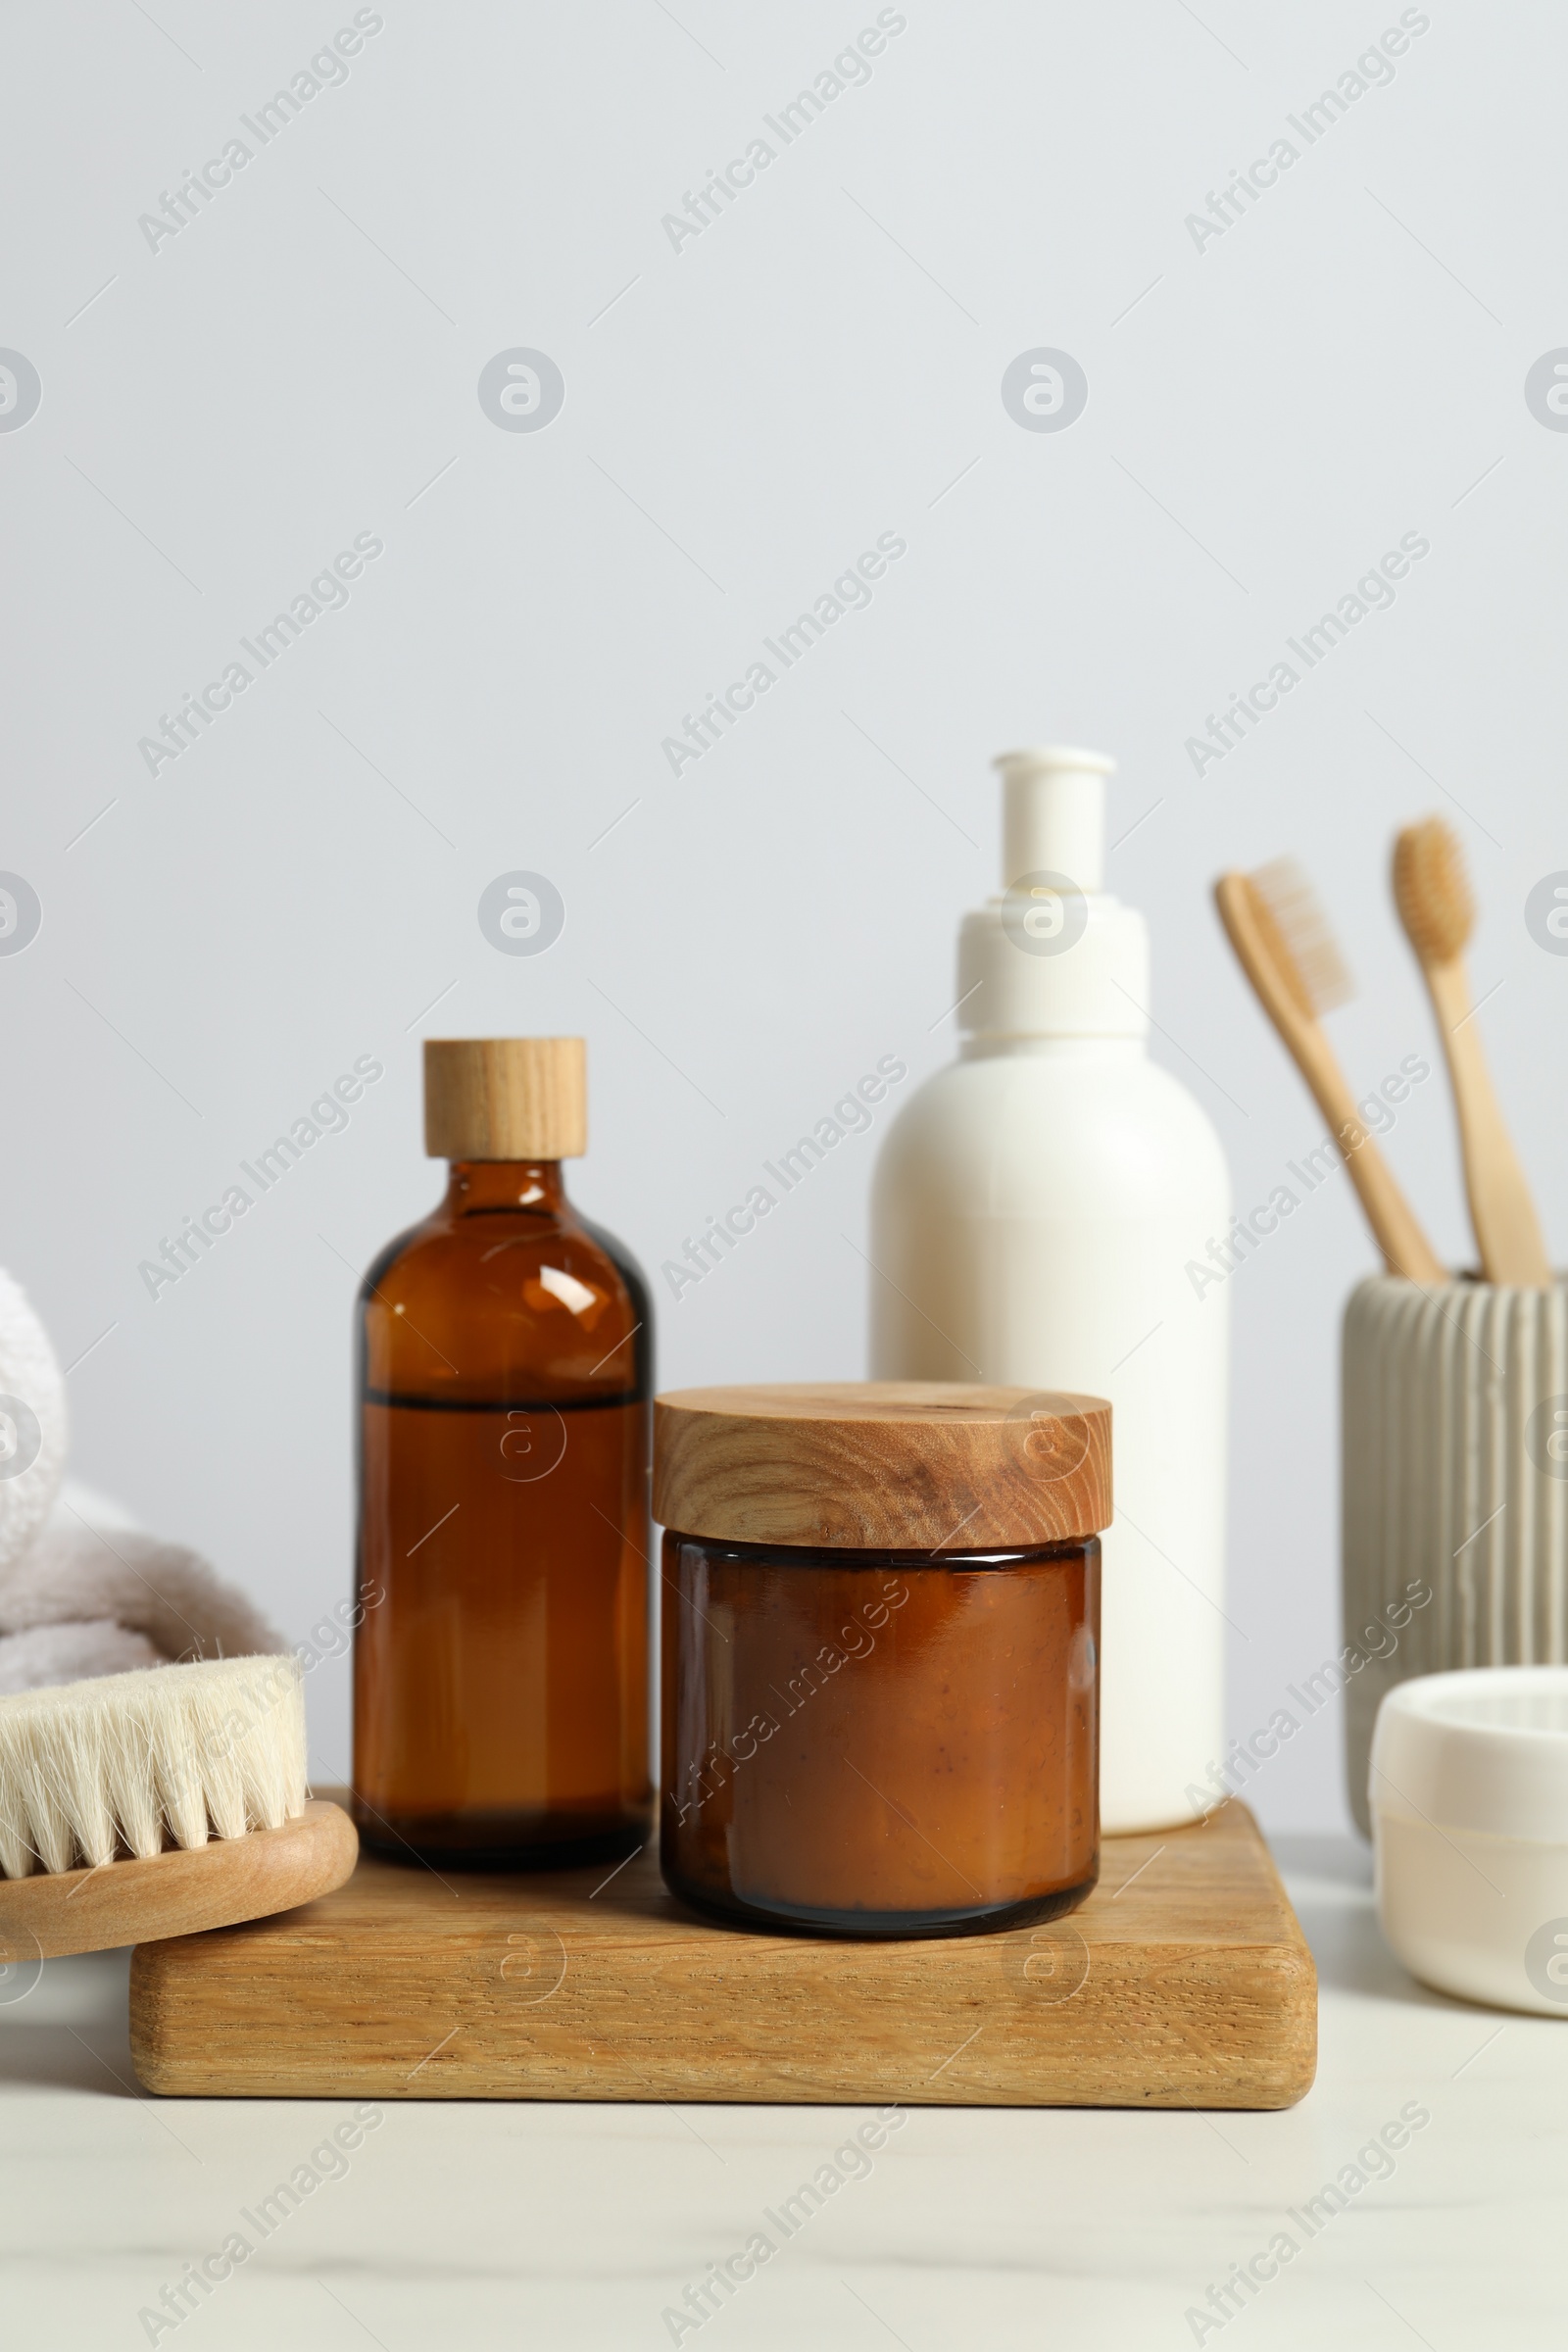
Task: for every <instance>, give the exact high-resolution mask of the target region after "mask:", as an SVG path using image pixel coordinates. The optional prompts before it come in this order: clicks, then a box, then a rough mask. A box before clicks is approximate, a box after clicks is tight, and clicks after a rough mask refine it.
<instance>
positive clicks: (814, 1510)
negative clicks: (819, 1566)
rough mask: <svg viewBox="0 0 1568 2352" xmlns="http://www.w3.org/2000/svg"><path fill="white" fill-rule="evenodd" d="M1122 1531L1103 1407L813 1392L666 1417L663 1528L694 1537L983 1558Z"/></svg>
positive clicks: (916, 1383)
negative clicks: (1114, 1528) (1116, 1524)
mask: <svg viewBox="0 0 1568 2352" xmlns="http://www.w3.org/2000/svg"><path fill="white" fill-rule="evenodd" d="M1110 1516H1111V1499H1110V1406H1109V1405H1108V1404H1107V1403H1106V1402H1105V1401H1104V1399H1103V1397H1075V1396H1069V1395H1066V1394H1064V1393H1061V1392H1058V1391H1050V1390H1042V1389H994V1388H978V1387H968V1386H960V1385H957V1384H952V1383H948V1382H943V1381H927V1380H910V1381H860V1382H849V1381H846V1382H843V1383H840V1384H828V1383H820V1382H810V1381H801V1382H790V1383H787V1384H782V1385H780V1386H778V1387H775V1388H744V1389H676V1390H674V1391H672V1392H671V1393H670V1394H669V1395H667V1396H663V1397H657V1398H656V1399H655V1402H654V1517H655V1518H656V1519H657V1520H658V1521H659V1522H660V1524H661V1525H662V1526H663V1527H668V1528H673V1529H675V1530H676V1531H677V1532H678V1533H680V1534H681V1535H686V1536H705V1537H709V1538H713V1539H716V1540H718V1541H720V1542H722V1541H728V1542H731V1543H739V1544H821V1545H824V1546H827V1547H829V1548H833V1549H840V1548H842V1549H844V1550H853V1551H984V1550H987V1549H989V1548H992V1547H994V1546H999V1545H1002V1546H1018V1545H1027V1544H1059V1543H1065V1542H1067V1541H1069V1540H1070V1539H1071V1538H1073V1537H1075V1536H1090V1535H1095V1534H1098V1532H1099V1531H1100V1529H1101V1528H1103V1527H1107V1526H1108V1525H1109V1524H1110Z"/></svg>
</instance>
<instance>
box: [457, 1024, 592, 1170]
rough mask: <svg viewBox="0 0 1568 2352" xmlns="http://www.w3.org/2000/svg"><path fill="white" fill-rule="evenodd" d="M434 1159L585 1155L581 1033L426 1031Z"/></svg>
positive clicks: (584, 1065)
mask: <svg viewBox="0 0 1568 2352" xmlns="http://www.w3.org/2000/svg"><path fill="white" fill-rule="evenodd" d="M424 1148H425V1151H426V1152H428V1154H429V1156H430V1157H431V1158H432V1159H580V1158H581V1157H582V1155H583V1153H584V1152H586V1151H587V1149H588V1074H587V1061H586V1050H585V1048H584V1045H583V1041H582V1039H581V1038H580V1037H427V1038H426V1039H425V1041H424Z"/></svg>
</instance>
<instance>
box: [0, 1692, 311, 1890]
mask: <svg viewBox="0 0 1568 2352" xmlns="http://www.w3.org/2000/svg"><path fill="white" fill-rule="evenodd" d="M305 1754H306V1750H305V1686H304V1676H303V1674H302V1672H301V1668H300V1663H299V1660H298V1659H297V1658H292V1657H268V1658H212V1659H204V1660H198V1661H197V1662H195V1663H194V1664H191V1665H187V1666H153V1667H148V1668H145V1669H143V1670H141V1671H139V1672H134V1673H130V1674H111V1675H105V1676H103V1677H102V1678H101V1679H100V1680H97V1681H93V1682H88V1683H67V1684H65V1685H63V1686H62V1687H61V1688H60V1689H59V1690H55V1691H18V1692H16V1693H15V1694H14V1695H13V1696H10V1697H7V1698H0V1876H4V1877H5V1878H8V1879H25V1878H28V1877H30V1876H31V1875H32V1874H33V1872H34V1871H39V1870H42V1871H50V1872H53V1871H62V1870H75V1869H77V1868H79V1867H81V1866H82V1865H83V1864H90V1865H91V1866H93V1867H94V1868H96V1867H98V1866H99V1865H100V1864H102V1863H105V1862H113V1861H114V1860H115V1859H116V1857H117V1855H124V1854H133V1855H137V1856H140V1857H143V1858H145V1857H146V1856H148V1855H151V1854H160V1853H162V1852H163V1851H164V1849H165V1847H166V1846H170V1845H183V1846H193V1845H205V1844H206V1843H207V1839H208V1837H209V1835H211V1836H213V1837H217V1838H243V1837H244V1835H245V1833H246V1832H247V1831H248V1830H275V1829H279V1828H281V1826H282V1824H283V1823H284V1822H285V1821H292V1820H294V1819H295V1818H296V1816H297V1815H299V1814H301V1813H303V1811H304V1810H305V1797H306V1776H305Z"/></svg>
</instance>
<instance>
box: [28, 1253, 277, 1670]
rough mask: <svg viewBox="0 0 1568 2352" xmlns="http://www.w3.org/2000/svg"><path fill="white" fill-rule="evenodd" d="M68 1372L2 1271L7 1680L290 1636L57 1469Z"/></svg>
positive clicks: (126, 1665) (251, 1650)
mask: <svg viewBox="0 0 1568 2352" xmlns="http://www.w3.org/2000/svg"><path fill="white" fill-rule="evenodd" d="M66 1434H67V1423H66V1401H65V1382H64V1380H63V1378H62V1377H61V1373H60V1367H59V1364H58V1363H57V1362H56V1360H55V1353H54V1349H53V1348H51V1347H50V1345H49V1340H48V1336H47V1334H46V1333H45V1331H44V1329H43V1326H42V1324H41V1323H40V1322H39V1321H38V1318H37V1316H36V1315H35V1314H34V1313H33V1311H32V1309H31V1307H30V1306H29V1305H28V1303H27V1301H26V1299H25V1296H24V1294H23V1292H22V1291H21V1290H20V1288H19V1287H18V1285H17V1284H16V1283H15V1282H13V1281H12V1280H11V1277H10V1276H9V1275H8V1274H6V1273H4V1272H3V1271H0V1692H4V1691H34V1690H42V1689H46V1688H49V1687H51V1686H52V1685H55V1684H57V1683H73V1682H79V1681H82V1680H84V1679H85V1678H86V1677H88V1676H90V1675H99V1674H119V1673H122V1672H125V1671H127V1670H129V1669H130V1668H132V1667H137V1666H158V1665H162V1664H163V1663H165V1662H166V1661H168V1660H172V1659H178V1658H217V1657H239V1656H245V1655H250V1654H255V1653H258V1652H275V1651H279V1650H282V1649H285V1648H286V1647H287V1643H286V1642H284V1641H283V1640H282V1638H281V1637H280V1636H279V1635H278V1634H277V1633H276V1632H275V1631H274V1630H273V1628H272V1627H271V1626H270V1625H269V1624H268V1622H267V1620H266V1618H265V1617H264V1616H262V1614H261V1612H260V1611H259V1610H258V1609H256V1608H254V1607H253V1606H252V1605H251V1603H250V1602H249V1601H248V1600H247V1599H246V1598H245V1595H244V1594H243V1593H239V1592H236V1590H235V1589H234V1587H233V1586H232V1585H226V1584H224V1583H222V1582H221V1579H220V1578H219V1577H218V1576H217V1575H216V1574H215V1573H214V1571H213V1569H212V1568H211V1567H209V1565H208V1563H207V1562H206V1561H205V1560H204V1559H202V1558H201V1557H200V1556H199V1554H198V1553H196V1552H194V1551H187V1550H185V1549H184V1548H183V1546H181V1545H180V1544H164V1543H161V1542H160V1541H159V1540H158V1538H157V1537H155V1536H149V1535H145V1534H143V1533H142V1531H141V1530H140V1529H139V1528H137V1527H136V1526H135V1524H134V1522H132V1521H131V1520H129V1519H128V1518H127V1517H126V1516H125V1514H124V1513H123V1511H120V1510H118V1509H117V1508H116V1507H115V1506H114V1505H113V1504H110V1503H106V1502H105V1501H104V1500H103V1499H102V1497H100V1496H98V1495H93V1494H92V1493H90V1492H89V1491H88V1490H87V1489H86V1488H82V1487H76V1486H73V1485H71V1484H67V1485H66V1486H65V1488H64V1489H63V1490H62V1488H61V1477H62V1472H63V1470H64V1467H65V1457H66Z"/></svg>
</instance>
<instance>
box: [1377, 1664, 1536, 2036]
mask: <svg viewBox="0 0 1568 2352" xmlns="http://www.w3.org/2000/svg"><path fill="white" fill-rule="evenodd" d="M1367 1794H1368V1798H1369V1801H1370V1808H1371V1814H1372V1838H1373V1848H1374V1853H1375V1858H1376V1870H1377V1902H1378V1917H1379V1919H1380V1920H1381V1921H1382V1923H1383V1933H1384V1935H1385V1936H1387V1937H1388V1939H1389V1942H1390V1943H1391V1944H1392V1945H1393V1947H1394V1949H1395V1951H1396V1952H1397V1954H1398V1956H1399V1958H1400V1959H1401V1960H1402V1961H1403V1962H1404V1965H1405V1967H1406V1968H1408V1969H1409V1971H1410V1973H1411V1975H1412V1976H1417V1977H1419V1978H1420V1979H1421V1980H1422V1982H1423V1983H1424V1984H1427V1985H1436V1986H1437V1988H1438V1990H1439V1991H1440V1992H1451V1993H1457V1994H1458V1995H1459V1997H1460V1998H1461V1999H1462V2000H1470V2001H1487V2002H1490V2003H1492V2004H1493V2005H1494V2006H1495V2007H1497V2008H1501V2009H1525V2010H1529V2011H1531V2012H1533V2013H1534V2014H1535V2015H1536V2016H1538V2017H1568V1666H1482V1667H1471V1668H1468V1669H1465V1670H1463V1671H1461V1672H1458V1673H1454V1674H1427V1675H1421V1676H1419V1677H1418V1678H1417V1679H1416V1680H1415V1681H1413V1682H1408V1683H1401V1684H1399V1685H1398V1687H1397V1689H1395V1690H1393V1691H1390V1692H1389V1693H1388V1695H1387V1696H1386V1697H1385V1699H1384V1701H1383V1704H1382V1706H1381V1707H1380V1708H1379V1709H1378V1719H1377V1729H1376V1731H1375V1732H1374V1734H1373V1739H1372V1762H1371V1768H1370V1771H1369V1774H1368V1787H1367Z"/></svg>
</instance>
